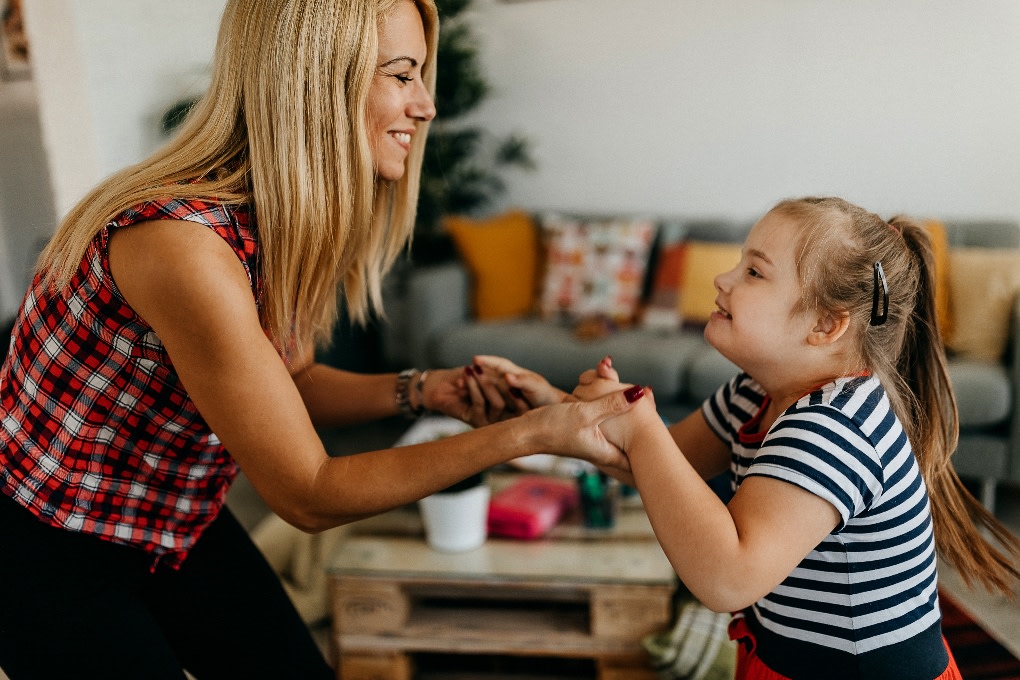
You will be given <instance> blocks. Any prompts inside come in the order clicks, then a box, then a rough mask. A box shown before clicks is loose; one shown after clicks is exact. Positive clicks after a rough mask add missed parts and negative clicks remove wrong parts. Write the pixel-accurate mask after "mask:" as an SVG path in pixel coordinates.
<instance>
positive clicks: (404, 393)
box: [396, 368, 425, 420]
mask: <svg viewBox="0 0 1020 680" xmlns="http://www.w3.org/2000/svg"><path fill="white" fill-rule="evenodd" d="M415 376H421V371H419V370H418V369H417V368H406V369H404V370H403V371H401V372H400V373H399V374H398V375H397V387H396V398H397V408H398V409H400V412H401V413H402V414H403V416H404V417H405V418H407V419H409V420H413V419H414V418H417V417H418V416H420V415H421V414H422V413H423V412H424V411H425V405H424V403H422V402H419V403H418V407H417V408H415V407H414V406H413V405H412V404H411V380H412V379H413V378H414V377H415Z"/></svg>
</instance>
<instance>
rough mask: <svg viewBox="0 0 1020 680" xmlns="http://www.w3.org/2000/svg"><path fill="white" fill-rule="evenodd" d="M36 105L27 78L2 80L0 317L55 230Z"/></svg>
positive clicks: (13, 306) (10, 311) (15, 301)
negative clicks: (11, 80) (42, 246)
mask: <svg viewBox="0 0 1020 680" xmlns="http://www.w3.org/2000/svg"><path fill="white" fill-rule="evenodd" d="M38 108H39V106H38V100H37V98H36V88H35V85H34V83H33V82H32V81H31V80H18V81H13V82H4V81H0V320H5V319H7V318H8V317H10V316H13V315H14V313H15V312H16V311H17V309H18V305H19V304H21V297H22V294H23V293H24V292H25V289H26V288H27V287H28V283H29V280H30V277H31V270H32V264H33V260H34V255H35V253H36V251H37V250H38V249H39V247H40V242H41V240H43V239H46V238H48V237H49V235H50V234H51V233H52V232H53V223H54V213H53V197H52V195H51V193H50V188H49V175H48V173H47V170H46V155H45V153H44V152H43V143H42V132H41V130H40V129H39V116H38Z"/></svg>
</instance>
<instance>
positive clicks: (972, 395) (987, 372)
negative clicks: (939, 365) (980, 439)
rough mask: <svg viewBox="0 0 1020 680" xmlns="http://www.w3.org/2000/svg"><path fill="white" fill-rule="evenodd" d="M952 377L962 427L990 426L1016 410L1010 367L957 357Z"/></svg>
mask: <svg viewBox="0 0 1020 680" xmlns="http://www.w3.org/2000/svg"><path fill="white" fill-rule="evenodd" d="M949 380H950V381H951V382H952V384H953V391H954V392H955V393H956V405H957V409H958V410H959V413H960V427H961V428H970V427H987V426H990V425H998V424H999V423H1004V422H1006V420H1008V418H1009V415H1010V413H1011V412H1012V409H1013V398H1014V395H1013V393H1012V388H1011V387H1010V382H1009V374H1008V370H1007V367H1006V366H1005V365H1004V364H1001V363H992V362H988V361H977V360H968V359H954V360H952V361H950V362H949Z"/></svg>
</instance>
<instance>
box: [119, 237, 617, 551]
mask: <svg viewBox="0 0 1020 680" xmlns="http://www.w3.org/2000/svg"><path fill="white" fill-rule="evenodd" d="M110 269H111V272H112V274H113V276H114V279H115V280H116V283H117V286H118V288H119V289H120V291H121V293H122V295H123V296H124V298H125V299H126V300H127V302H128V303H129V304H130V305H131V307H132V308H133V309H134V310H135V311H136V313H137V314H138V315H139V316H140V317H141V318H143V319H144V320H145V321H146V322H147V323H148V324H149V325H150V326H151V327H152V328H153V329H154V330H155V332H156V334H157V335H158V336H159V338H160V339H161V341H162V342H163V345H164V347H165V348H166V351H167V352H168V354H169V355H170V357H171V359H172V361H173V364H174V368H175V370H176V372H177V374H178V375H179V377H180V379H181V381H182V383H183V385H184V387H185V388H186V389H187V391H188V395H189V397H190V398H191V399H192V401H193V402H194V403H195V405H196V407H197V408H198V410H199V411H200V412H201V414H202V416H203V417H204V418H205V420H206V421H207V422H208V424H209V426H210V428H211V429H212V430H213V431H214V432H215V433H216V434H217V436H218V437H219V439H220V440H221V441H222V442H223V444H224V446H225V447H226V448H227V450H228V451H230V453H231V455H232V456H233V457H234V459H235V460H236V461H237V462H238V464H239V465H240V467H241V468H242V469H243V470H244V472H245V474H246V475H247V476H248V478H249V479H250V480H251V482H252V484H253V485H254V486H255V488H256V489H257V490H258V492H259V493H260V495H261V496H262V498H263V499H264V500H265V501H266V503H267V504H268V505H269V507H270V508H272V509H273V511H274V512H276V513H277V514H278V515H280V516H281V517H283V518H284V519H285V520H287V521H288V522H290V523H292V524H294V525H295V526H297V527H299V528H302V529H304V530H306V531H317V530H322V529H325V528H329V527H332V526H336V525H338V524H342V523H345V522H349V521H352V520H355V519H359V518H362V517H366V516H369V515H372V514H375V513H379V512H382V511H385V510H388V509H390V508H393V507H397V506H400V505H403V504H405V503H409V502H412V501H414V500H416V499H418V498H422V497H424V496H426V495H428V494H430V493H432V492H434V491H436V490H439V489H442V488H444V487H446V486H449V485H450V484H452V483H454V482H456V481H458V480H460V479H463V478H464V477H467V476H469V475H471V474H473V473H475V472H478V471H481V470H484V469H486V468H488V467H491V466H493V465H496V464H498V463H501V462H505V461H507V460H510V459H513V458H517V457H520V456H523V455H529V454H532V453H540V452H550V451H554V452H558V453H563V454H568V455H574V456H577V457H581V458H585V459H587V460H590V461H592V462H593V463H596V464H599V465H608V466H619V467H622V468H626V467H627V461H626V459H625V458H624V457H623V456H622V455H621V453H620V452H619V450H618V449H616V448H615V447H614V446H612V445H611V444H609V443H608V442H607V441H606V440H605V438H604V437H602V434H601V431H600V430H599V428H598V423H599V422H601V421H603V420H604V419H605V418H607V417H610V416H611V415H612V414H614V413H617V412H622V411H624V410H626V409H627V408H629V404H628V403H627V401H626V400H625V399H624V398H623V397H622V395H618V394H617V395H609V396H608V397H607V398H605V399H603V400H601V401H599V402H597V403H592V404H580V403H572V404H560V405H554V406H550V407H547V408H544V409H536V410H534V411H530V412H528V413H526V414H524V416H522V417H520V418H515V419H513V420H509V421H506V422H503V423H497V424H494V425H491V426H488V427H483V428H479V429H477V430H474V431H472V432H468V433H466V434H464V435H460V436H457V437H449V438H446V439H444V440H442V441H439V442H430V443H427V444H419V445H416V446H408V447H401V448H396V449H387V450H384V451H378V452H372V453H367V454H358V455H353V456H346V457H337V458H331V457H329V456H328V455H327V454H326V451H325V450H324V448H323V446H322V442H321V440H320V438H319V436H318V434H317V432H316V430H315V427H314V425H313V422H312V419H311V417H310V415H309V411H308V409H307V408H306V406H305V402H304V400H303V399H302V394H301V391H300V390H299V388H298V385H297V383H296V382H295V380H294V379H293V377H292V376H291V373H290V371H288V369H287V366H286V365H285V364H284V362H283V361H282V360H281V359H280V357H279V355H278V353H277V352H276V350H275V349H274V347H273V345H272V343H271V342H270V341H269V339H268V338H267V337H266V335H265V333H264V332H263V330H262V327H261V325H260V323H259V318H258V312H257V309H256V307H255V304H254V300H253V298H252V294H251V288H250V285H249V282H248V278H247V276H246V274H245V272H244V269H243V267H242V266H241V263H240V261H239V260H238V259H237V257H236V255H235V254H234V253H233V251H232V250H231V249H230V248H229V246H227V244H226V243H225V242H224V241H223V240H222V239H221V238H220V237H219V236H218V235H216V234H215V233H214V232H213V231H211V230H209V229H208V228H206V227H204V226H202V225H199V224H193V223H189V222H174V221H156V222H148V223H140V224H137V225H134V226H130V227H124V228H121V229H117V230H115V231H114V232H112V236H111V241H110ZM324 375H326V374H324V373H319V372H318V371H316V372H315V375H314V376H310V377H314V378H315V380H313V381H312V382H313V383H314V384H316V385H317V386H316V387H315V389H320V388H322V387H323V386H322V385H321V384H319V383H320V382H327V381H332V380H335V381H336V382H335V383H333V384H334V385H341V384H342V385H343V386H344V389H343V390H339V391H337V392H336V393H335V395H334V394H331V395H330V396H331V397H332V398H334V399H336V400H337V402H343V404H344V405H343V406H342V407H339V406H338V407H337V410H336V412H335V413H339V412H341V411H342V412H343V414H344V417H349V418H352V419H353V418H355V417H357V418H364V417H373V416H377V415H380V414H385V413H393V412H395V406H394V404H393V403H392V402H389V400H390V399H392V395H393V392H392V386H393V382H392V378H391V377H389V376H382V377H379V376H369V377H364V378H362V377H355V376H352V375H351V374H347V375H343V376H337V375H334V374H330V377H329V378H323V379H322V380H321V381H320V377H321V376H324ZM298 382H300V380H299V381H298ZM313 401H316V400H313Z"/></svg>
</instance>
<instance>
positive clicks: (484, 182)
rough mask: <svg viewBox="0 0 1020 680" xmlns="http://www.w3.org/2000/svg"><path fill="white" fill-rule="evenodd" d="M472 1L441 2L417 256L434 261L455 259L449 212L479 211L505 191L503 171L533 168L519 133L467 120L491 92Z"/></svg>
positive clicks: (419, 260) (417, 259)
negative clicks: (471, 18)
mask: <svg viewBox="0 0 1020 680" xmlns="http://www.w3.org/2000/svg"><path fill="white" fill-rule="evenodd" d="M471 2H472V0H437V1H436V4H437V6H438V8H439V17H440V26H441V27H440V31H439V56H438V63H437V65H436V69H437V71H436V118H435V120H433V121H432V126H431V129H430V131H429V139H428V144H427V146H426V147H425V160H424V164H423V167H422V179H421V190H420V193H419V197H418V220H417V226H416V228H415V241H414V244H413V247H412V258H413V260H414V261H415V262H416V263H420V264H429V263H433V262H438V261H443V260H445V259H450V258H452V257H453V255H454V251H453V247H452V245H451V242H450V239H449V237H448V236H447V235H446V234H445V233H444V232H443V228H442V224H441V220H442V217H443V216H444V215H466V214H472V213H477V212H479V211H481V210H484V209H485V208H486V207H487V206H489V205H491V203H492V201H493V200H495V199H496V198H497V197H498V196H499V195H500V194H501V193H502V192H503V191H504V190H505V185H504V183H503V180H502V173H503V172H504V171H505V170H508V169H511V168H517V169H525V170H526V169H531V168H533V167H534V162H533V160H532V157H531V154H530V149H529V145H528V142H527V141H526V140H525V139H524V138H523V137H521V136H520V135H517V134H510V135H507V136H505V137H498V136H496V135H494V134H492V133H491V132H489V131H488V130H486V129H485V128H484V127H482V126H481V125H480V124H479V123H478V122H477V121H470V122H467V121H466V120H465V117H466V116H467V115H468V114H470V113H471V112H473V111H475V110H476V109H477V108H478V106H479V105H481V103H482V102H483V101H485V99H486V97H487V96H488V95H489V84H488V82H487V81H486V79H485V76H484V74H483V73H482V70H481V65H480V61H479V56H478V43H477V41H476V39H475V36H474V34H473V33H472V32H471V28H470V26H469V24H468V22H467V20H466V18H465V16H464V12H465V10H467V9H469V8H470V6H471Z"/></svg>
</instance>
